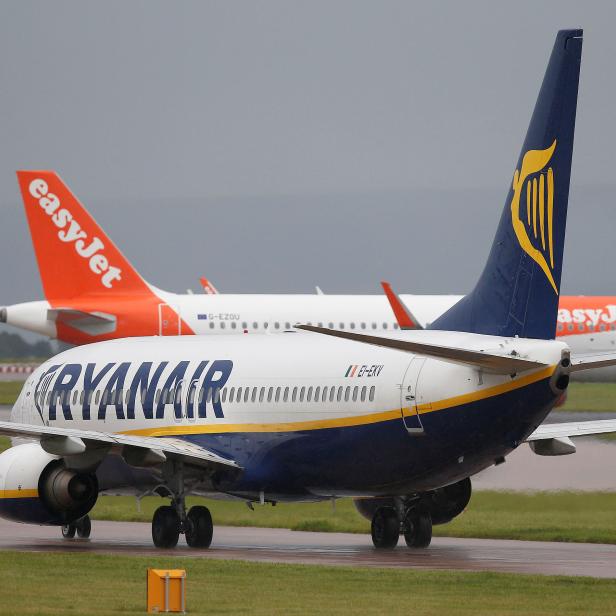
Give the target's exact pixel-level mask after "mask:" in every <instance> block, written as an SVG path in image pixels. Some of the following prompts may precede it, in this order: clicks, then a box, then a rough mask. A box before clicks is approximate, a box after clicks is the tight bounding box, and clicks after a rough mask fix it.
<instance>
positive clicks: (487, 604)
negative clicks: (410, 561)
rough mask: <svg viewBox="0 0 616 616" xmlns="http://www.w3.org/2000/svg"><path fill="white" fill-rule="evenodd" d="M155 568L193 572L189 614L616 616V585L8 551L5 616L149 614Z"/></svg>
mask: <svg viewBox="0 0 616 616" xmlns="http://www.w3.org/2000/svg"><path fill="white" fill-rule="evenodd" d="M148 567H156V568H181V569H186V572H187V581H186V607H187V611H188V613H189V614H254V615H257V616H259V615H266V614H267V615H269V614H285V615H287V614H289V615H300V614H301V615H303V614H328V615H329V614H362V615H363V614H413V615H414V616H436V615H439V616H440V615H441V614H447V615H454V616H482V615H490V616H525V615H532V616H550V615H554V616H556V615H561V614H565V613H566V614H580V615H582V614H583V615H588V614H608V613H613V612H614V610H616V580H601V579H593V578H583V577H579V578H575V577H560V576H559V577H556V576H551V577H547V576H546V577H543V576H530V575H515V574H503V573H478V572H464V573H462V572H452V571H429V570H417V569H405V570H401V569H370V568H352V567H318V566H308V565H285V564H271V563H251V562H241V561H222V560H210V559H207V558H203V559H198V558H191V559H182V558H172V557H166V558H161V557H154V556H152V557H147V558H145V557H129V556H121V557H118V556H115V555H114V556H108V555H90V554H46V553H37V554H33V553H20V552H13V553H11V552H3V553H2V554H0V572H1V574H2V584H0V605H1V606H2V608H1V609H2V614H3V615H6V616H12V615H17V614H19V615H23V614H26V615H28V614H36V615H37V616H42V615H55V614H75V615H80V616H89V615H92V614H94V615H98V616H100V615H104V614H142V613H145V589H146V585H145V573H146V569H147V568H148Z"/></svg>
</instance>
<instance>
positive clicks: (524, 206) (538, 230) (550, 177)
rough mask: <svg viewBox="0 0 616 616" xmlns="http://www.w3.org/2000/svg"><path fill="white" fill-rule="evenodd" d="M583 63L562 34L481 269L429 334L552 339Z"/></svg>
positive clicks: (575, 36) (568, 34)
mask: <svg viewBox="0 0 616 616" xmlns="http://www.w3.org/2000/svg"><path fill="white" fill-rule="evenodd" d="M581 56H582V30H561V31H560V32H559V33H558V34H557V36H556V42H555V43H554V48H553V50H552V55H551V57H550V61H549V64H548V68H547V71H546V73H545V77H544V79H543V84H542V86H541V90H540V92H539V97H538V98H537V103H536V106H535V110H534V112H533V115H532V119H531V122H530V126H529V128H528V133H527V134H526V140H525V141H524V146H523V147H522V152H521V153H520V157H519V159H518V164H517V166H516V169H515V172H514V174H513V182H512V186H511V189H510V190H509V195H508V196H507V201H506V203H505V209H504V211H503V214H502V217H501V220H500V223H499V226H498V230H497V232H496V237H495V239H494V243H493V245H492V250H491V251H490V255H489V257H488V261H487V263H486V266H485V269H484V270H483V273H482V274H481V277H480V278H479V281H478V282H477V285H476V286H475V288H474V290H473V291H472V292H471V293H469V294H468V295H467V296H466V297H464V298H463V299H462V300H460V302H458V303H457V304H456V305H455V306H453V307H452V308H451V309H450V310H448V311H447V312H446V313H445V314H443V315H442V316H441V317H440V318H439V319H437V320H436V321H435V322H434V323H433V324H432V326H431V329H439V330H451V331H466V332H473V333H480V334H493V335H500V336H516V335H517V336H520V337H525V338H540V339H551V338H554V336H555V334H556V316H557V310H558V298H559V292H560V277H561V271H562V261H563V248H564V242H565V226H566V219H567V202H568V197H569V178H570V174H571V157H572V153H573V134H574V129H575V113H576V107H577V93H578V81H579V74H580V61H581Z"/></svg>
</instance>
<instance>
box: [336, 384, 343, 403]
mask: <svg viewBox="0 0 616 616" xmlns="http://www.w3.org/2000/svg"><path fill="white" fill-rule="evenodd" d="M340 400H342V387H338V395H337V396H336V402H340Z"/></svg>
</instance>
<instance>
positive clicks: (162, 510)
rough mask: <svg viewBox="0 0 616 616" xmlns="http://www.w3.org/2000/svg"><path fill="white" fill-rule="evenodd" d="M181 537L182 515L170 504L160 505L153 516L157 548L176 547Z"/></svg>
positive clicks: (153, 532) (154, 537)
mask: <svg viewBox="0 0 616 616" xmlns="http://www.w3.org/2000/svg"><path fill="white" fill-rule="evenodd" d="M179 538H180V516H179V515H178V514H177V511H176V510H175V509H174V508H173V507H170V506H168V505H167V506H165V507H159V508H158V509H157V510H156V511H155V512H154V517H153V518H152V541H154V545H155V546H156V547H157V548H174V547H175V546H176V545H177V544H178V539H179Z"/></svg>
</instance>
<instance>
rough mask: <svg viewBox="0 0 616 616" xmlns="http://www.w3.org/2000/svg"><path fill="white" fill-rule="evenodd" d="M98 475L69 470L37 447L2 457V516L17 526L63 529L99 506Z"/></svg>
mask: <svg viewBox="0 0 616 616" xmlns="http://www.w3.org/2000/svg"><path fill="white" fill-rule="evenodd" d="M97 498H98V481H97V479H96V475H94V474H91V473H81V472H79V471H76V470H73V469H69V468H66V467H65V466H64V463H63V462H62V460H61V459H59V458H57V457H56V456H52V455H51V454H48V453H47V452H46V451H44V450H43V449H42V448H41V446H40V445H39V444H38V443H27V444H24V445H18V446H17V447H11V449H7V450H6V451H5V452H3V453H2V454H0V516H2V517H3V518H7V519H9V520H14V521H16V522H27V523H31V524H53V525H61V524H66V523H68V522H73V521H74V520H77V519H78V518H81V517H82V516H84V515H85V514H86V513H88V511H90V509H92V507H94V504H95V503H96V499H97Z"/></svg>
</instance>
